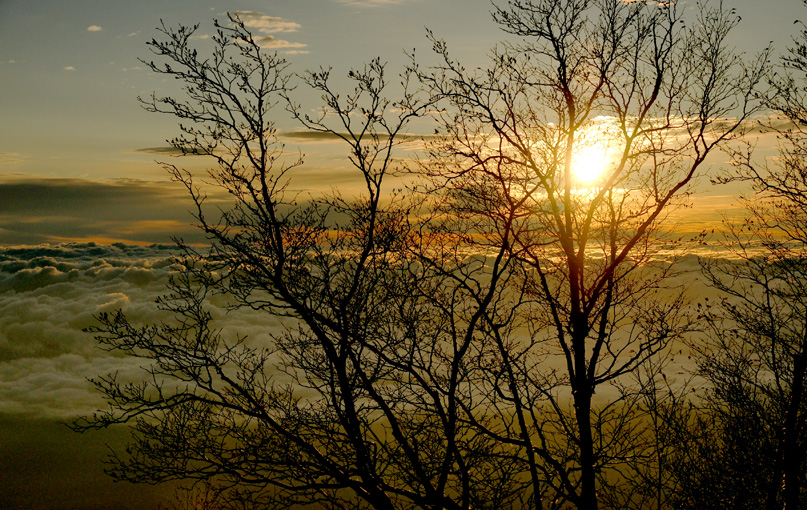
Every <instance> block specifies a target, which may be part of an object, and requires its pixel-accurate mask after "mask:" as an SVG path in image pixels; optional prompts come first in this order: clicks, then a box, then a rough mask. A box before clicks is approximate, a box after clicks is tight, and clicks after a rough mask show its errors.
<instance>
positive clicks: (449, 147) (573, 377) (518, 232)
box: [420, 0, 767, 509]
mask: <svg viewBox="0 0 807 510" xmlns="http://www.w3.org/2000/svg"><path fill="white" fill-rule="evenodd" d="M686 14H687V13H686V12H685V9H683V8H680V7H678V6H677V5H676V4H674V3H660V4H651V3H648V2H621V1H618V0H603V1H588V0H572V1H565V2H557V1H548V0H547V1H542V0H534V1H533V0H526V1H521V0H514V1H511V2H508V4H507V5H506V6H505V7H497V8H496V9H495V11H494V18H495V19H496V21H497V22H498V23H499V24H500V25H501V27H502V28H503V29H504V30H505V31H506V32H508V33H510V34H514V35H516V36H519V37H520V38H522V39H521V42H517V43H503V44H502V45H501V47H500V48H498V49H496V50H494V51H493V53H492V56H491V60H492V62H491V65H490V67H489V68H488V69H485V70H478V71H469V70H467V69H465V68H464V67H463V66H462V65H461V64H460V63H458V62H456V61H454V60H453V59H452V58H451V56H450V54H449V52H448V49H447V46H446V44H445V43H444V42H442V41H440V40H438V39H433V42H434V48H435V51H436V52H437V54H438V55H439V57H440V61H441V63H440V64H439V65H438V66H437V67H436V68H434V69H432V70H427V71H421V72H420V75H421V79H422V80H423V81H424V83H426V84H427V85H428V86H429V88H430V90H431V92H432V95H433V96H434V97H435V98H438V99H439V100H440V101H441V102H442V104H443V105H444V108H443V109H442V110H441V112H442V113H441V114H440V115H439V118H438V120H439V122H440V125H441V130H440V134H441V135H442V137H441V138H440V139H439V140H437V141H436V142H434V143H432V144H431V146H430V154H429V156H430V157H429V158H428V159H427V160H426V161H425V162H424V164H423V166H422V174H423V175H425V176H426V177H427V178H429V179H431V182H432V188H431V190H432V191H431V193H432V194H434V195H437V196H439V197H440V198H439V199H438V201H440V205H439V206H437V207H436V209H437V210H439V211H441V214H443V216H445V215H446V214H447V215H449V216H450V218H451V219H450V220H449V221H448V223H449V224H450V227H447V229H448V230H450V229H454V230H458V231H460V232H462V234H464V237H463V240H464V242H467V243H468V244H469V245H470V246H473V249H476V250H478V251H480V252H486V253H491V254H494V255H495V256H496V259H495V260H496V263H497V264H498V263H499V262H498V261H499V260H508V261H511V262H509V263H511V264H513V265H519V266H520V268H521V271H522V273H523V275H522V276H523V278H524V279H525V280H524V282H522V283H521V285H522V287H523V292H524V296H525V297H524V298H523V299H520V300H519V303H522V304H521V305H520V306H519V308H518V311H517V313H518V314H520V315H521V316H522V322H523V324H525V328H527V329H528V330H529V341H528V342H523V341H522V342H520V343H519V342H515V343H514V342H513V341H512V339H507V338H504V337H501V336H500V335H501V333H502V332H504V331H507V329H508V327H509V325H510V323H508V322H506V318H507V312H506V311H504V310H500V309H496V310H491V311H486V316H485V320H486V322H487V328H488V331H489V335H490V336H491V341H490V342H489V343H488V346H489V347H487V349H488V351H487V356H486V357H482V358H481V359H482V363H481V366H479V368H478V370H479V371H480V372H481V373H484V376H482V377H484V380H483V382H482V383H481V384H482V386H481V387H482V388H485V389H486V391H479V392H478V393H479V394H480V395H488V396H489V398H488V400H487V402H486V407H485V409H486V413H487V414H494V415H497V416H498V417H499V418H498V420H496V421H494V422H493V423H494V424H495V426H485V425H483V424H481V423H478V422H475V419H476V416H478V415H479V413H473V412H468V417H467V419H469V420H470V421H471V422H472V423H473V424H474V426H475V427H476V428H477V429H479V430H481V431H483V433H485V434H487V435H488V436H489V437H491V438H493V439H495V440H496V441H497V442H500V443H507V444H511V445H514V446H516V447H517V448H518V457H519V458H520V459H521V460H522V462H523V464H524V465H525V466H526V467H527V470H528V471H529V472H530V473H531V475H532V478H533V480H534V481H535V484H534V486H533V487H534V490H535V492H536V494H546V498H545V499H546V501H545V504H547V505H548V506H550V507H558V506H561V505H563V504H564V502H565V501H569V502H571V503H572V504H573V505H575V506H576V507H578V508H585V509H593V508H597V506H598V494H600V495H601V496H600V497H602V495H604V494H605V492H606V491H608V490H609V486H611V485H612V482H613V480H614V478H615V477H616V478H618V477H619V472H620V471H622V472H625V471H624V470H626V469H629V468H628V467H629V466H630V465H635V463H636V462H638V461H639V460H640V459H641V458H642V457H644V456H645V453H646V452H645V453H642V451H641V441H638V442H637V441H636V440H637V439H638V438H639V437H641V436H642V434H640V433H637V428H639V427H640V423H641V421H640V420H637V419H633V418H632V416H635V415H636V413H634V414H633V415H632V414H631V411H633V410H635V408H636V403H637V400H636V399H637V395H638V394H637V392H636V391H635V390H634V389H631V388H629V387H626V386H625V385H623V384H621V383H620V381H622V380H623V379H624V376H626V375H629V374H631V373H633V372H634V371H636V370H637V368H638V367H640V366H641V365H642V364H644V363H647V362H652V361H653V360H654V359H655V357H656V355H657V354H658V353H660V352H662V351H663V350H664V348H665V346H666V345H667V344H668V342H669V341H670V340H671V339H674V338H676V337H678V336H680V335H681V334H682V333H684V332H685V331H686V330H687V328H688V325H687V321H686V318H685V317H684V316H683V307H682V301H681V297H680V294H676V292H674V291H670V290H669V289H666V290H665V285H666V284H665V282H666V281H668V276H670V275H669V271H670V270H671V268H670V266H669V265H667V263H666V262H661V261H659V260H658V258H656V257H655V256H654V253H653V250H654V249H656V248H657V247H658V244H654V243H656V240H657V239H658V237H657V234H658V229H659V225H660V223H661V222H662V220H663V219H664V217H665V215H666V212H667V211H668V210H669V209H670V208H671V207H673V206H674V205H675V204H676V200H677V197H681V196H683V195H685V194H686V192H687V190H688V186H689V185H690V184H691V183H692V182H693V179H694V178H695V176H696V175H698V173H699V172H700V170H701V168H702V166H703V164H704V161H705V160H706V158H707V156H708V155H709V154H710V153H712V152H713V151H714V150H715V149H718V148H719V147H721V146H722V145H724V144H725V143H726V142H728V141H729V140H731V139H732V138H735V137H737V136H739V135H740V132H741V130H742V126H743V123H744V121H745V120H746V119H747V118H748V117H749V116H750V115H752V114H753V113H754V112H756V111H757V110H758V108H759V107H760V103H759V101H757V100H756V92H755V91H756V90H757V89H758V86H759V84H760V80H762V79H763V76H764V70H765V67H766V61H767V55H766V54H765V53H763V54H762V55H761V56H760V57H759V58H758V59H757V60H755V61H753V62H751V63H750V64H746V63H745V62H744V61H743V60H742V59H741V57H740V56H738V55H736V54H734V53H733V52H732V50H731V48H730V46H728V45H727V40H726V38H727V36H728V34H729V32H730V31H731V29H732V28H734V27H735V26H736V24H737V22H738V21H739V20H738V18H737V17H736V16H735V15H734V14H733V13H730V12H726V11H724V10H723V8H722V5H718V6H717V7H716V8H705V9H703V10H700V11H697V13H696V14H695V17H694V19H689V20H687V24H686V25H685V24H684V21H685V17H684V16H685V15H686ZM592 149H593V150H596V151H597V152H598V157H597V158H596V159H598V160H599V161H598V163H599V164H602V165H603V166H604V167H606V168H604V171H603V173H602V175H600V176H599V177H597V178H596V179H594V180H593V182H590V183H585V182H584V181H583V179H582V177H581V176H580V175H579V174H577V173H576V172H579V171H580V169H579V168H576V166H578V167H579V166H580V164H581V163H578V162H577V161H576V160H583V159H586V158H585V157H583V156H584V154H586V153H589V154H590V151H591V150H592ZM460 220H461V221H460ZM473 249H469V251H473ZM424 258H428V256H424ZM438 264H439V262H438V263H436V265H438ZM496 267H497V265H496V264H491V266H490V278H491V279H494V278H495V277H496V272H495V271H496V269H495V268H496ZM446 272H447V273H448V271H446ZM553 360H556V361H554V362H555V363H556V365H555V367H552V368H550V367H551V366H552V365H551V363H552V362H553ZM598 391H600V392H602V393H603V394H604V396H603V397H599V398H598V399H597V398H595V393H597V392H598ZM482 399H484V397H482ZM570 399H571V401H572V402H573V407H572V408H571V409H569V408H568V407H567V402H568V401H569V400H570ZM477 405H479V406H482V404H479V403H477ZM626 476H629V475H626ZM539 479H540V480H542V482H541V483H543V484H546V485H547V486H542V485H540V483H539ZM534 504H535V506H536V507H538V506H539V505H540V504H541V503H540V498H537V497H536V498H535V500H534ZM621 504H622V505H628V504H630V502H627V501H623V502H622V503H621Z"/></svg>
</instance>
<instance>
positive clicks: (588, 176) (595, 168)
mask: <svg viewBox="0 0 807 510" xmlns="http://www.w3.org/2000/svg"><path fill="white" fill-rule="evenodd" d="M608 152H609V151H608V147H607V145H606V144H604V143H594V144H591V145H588V146H586V147H583V148H582V149H581V150H580V151H579V152H578V153H577V154H575V155H574V156H573V157H572V173H573V174H574V177H575V179H576V180H577V181H578V182H580V183H581V184H593V183H594V182H596V181H597V180H598V179H599V178H600V177H601V176H602V175H603V174H604V173H605V170H606V169H607V168H608V164H609V160H610V155H609V153H608Z"/></svg>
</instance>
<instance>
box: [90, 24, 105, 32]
mask: <svg viewBox="0 0 807 510" xmlns="http://www.w3.org/2000/svg"><path fill="white" fill-rule="evenodd" d="M101 30H103V28H101V27H99V26H98V25H90V26H88V27H87V32H100V31H101Z"/></svg>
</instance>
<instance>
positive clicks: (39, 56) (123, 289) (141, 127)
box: [0, 0, 807, 509]
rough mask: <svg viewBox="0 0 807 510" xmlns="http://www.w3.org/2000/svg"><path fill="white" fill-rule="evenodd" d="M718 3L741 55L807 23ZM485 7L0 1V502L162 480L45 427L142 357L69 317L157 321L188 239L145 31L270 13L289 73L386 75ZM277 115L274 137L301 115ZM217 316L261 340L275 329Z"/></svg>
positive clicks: (487, 34) (708, 213) (53, 498)
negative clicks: (116, 468) (119, 478)
mask: <svg viewBox="0 0 807 510" xmlns="http://www.w3.org/2000/svg"><path fill="white" fill-rule="evenodd" d="M724 5H725V6H726V7H729V8H736V9H737V12H738V14H739V15H740V16H741V17H742V22H741V24H740V26H739V28H738V31H737V34H736V36H735V40H736V44H737V46H738V48H739V49H740V50H742V51H747V52H749V53H753V52H755V51H758V50H759V49H761V48H762V47H763V46H765V45H766V44H768V42H769V41H772V42H773V44H774V47H775V48H776V49H777V50H783V49H784V48H786V47H787V45H788V44H789V43H790V38H791V36H792V35H793V34H794V33H795V31H796V29H797V27H796V26H795V25H794V20H796V19H799V18H804V19H807V7H804V6H803V5H802V3H801V0H774V2H770V1H769V2H760V1H758V0H725V1H724ZM490 9H491V7H490V3H489V2H488V1H487V0H462V1H460V0H357V1H352V0H271V1H270V0H262V1H259V0H233V1H230V2H221V1H213V0H139V1H137V2H133V1H128V0H127V1H124V0H25V1H22V0H0V507H2V508H31V509H37V508H43V509H44V508H50V509H62V508H65V509H66V508H131V509H137V508H150V507H151V506H153V503H154V501H156V499H157V498H159V497H161V495H163V494H164V493H165V490H164V489H159V488H156V489H155V488H132V487H129V486H122V485H112V484H111V482H109V481H108V480H106V479H105V478H104V477H103V475H102V474H101V465H100V459H101V458H102V457H103V451H104V448H103V446H102V445H103V443H104V442H105V441H109V442H111V443H113V444H118V443H120V441H122V439H123V437H124V435H125V433H124V431H122V430H112V431H108V432H106V433H101V434H97V435H90V436H88V435H83V436H76V435H74V434H73V433H72V432H69V431H68V430H67V429H66V428H65V427H63V426H61V425H58V424H57V423H56V422H57V421H59V420H69V419H70V418H71V417H74V416H76V415H78V414H80V413H86V412H89V411H92V410H93V409H95V408H96V407H97V406H98V405H99V403H100V402H99V401H98V397H97V395H95V394H93V393H92V392H91V391H90V388H89V384H88V382H87V381H86V378H87V377H90V376H92V375H95V374H99V373H105V372H108V371H110V370H123V371H126V370H136V368H137V367H136V366H134V365H132V363H131V361H130V360H126V359H121V358H115V357H111V356H109V355H105V354H101V353H99V352H98V351H97V349H95V348H94V343H93V340H92V338H90V337H89V335H87V334H84V333H82V332H81V328H82V327H86V326H88V325H90V324H91V323H92V315H93V314H94V313H97V312H100V311H105V310H111V309H114V308H118V307H124V308H125V309H126V311H127V313H129V314H131V315H132V316H133V317H134V318H142V319H148V318H150V317H152V316H153V314H154V310H153V307H152V305H151V303H152V302H153V299H154V298H155V297H156V296H157V295H158V294H160V293H161V292H162V291H163V290H164V284H165V279H166V277H167V274H168V272H169V270H170V243H171V241H170V237H171V235H182V236H185V237H186V238H187V239H189V240H192V241H193V240H198V239H199V238H198V234H196V233H195V231H194V229H193V227H192V225H191V223H192V219H191V218H190V216H189V215H188V212H187V211H188V209H189V203H188V200H187V197H186V196H185V194H184V193H183V190H182V189H179V188H178V187H177V185H176V184H173V183H171V182H170V181H169V179H168V177H167V175H166V174H165V171H164V170H163V169H162V168H161V167H160V165H158V164H157V163H156V162H155V160H159V159H165V158H166V155H165V154H164V153H162V152H161V151H160V149H161V148H164V147H165V146H166V142H165V140H166V139H168V138H171V137H172V136H174V135H175V134H176V132H177V131H176V126H175V121H174V120H173V119H171V118H170V117H167V116H160V115H156V114H150V113H147V112H145V111H143V109H142V108H141V107H140V105H139V103H138V101H137V97H138V96H139V95H140V96H145V95H148V94H150V93H151V92H153V91H154V92H157V93H158V94H159V93H161V92H166V91H168V92H170V91H172V90H175V87H176V84H175V83H172V82H170V81H168V80H166V79H164V77H161V76H155V75H153V74H152V73H150V72H149V71H148V70H147V69H146V68H145V66H144V65H143V63H141V62H140V61H139V60H138V58H144V59H147V58H149V57H150V54H149V51H148V47H147V46H146V42H147V41H148V40H150V39H151V38H152V37H154V36H157V32H156V31H155V27H157V26H159V24H160V22H161V20H162V21H163V22H164V23H165V24H166V25H169V26H173V25H176V24H178V23H183V24H193V23H197V22H200V23H202V26H201V27H200V29H199V31H198V34H199V35H206V34H209V33H211V29H212V24H211V20H212V19H213V18H214V17H218V18H222V17H223V16H224V15H225V13H226V12H228V11H229V12H235V11H240V12H251V13H253V14H251V15H250V16H252V17H253V19H266V18H260V17H261V16H270V17H272V18H274V19H273V21H272V24H271V27H270V30H271V31H270V32H267V33H266V35H270V36H272V37H274V38H275V40H274V43H273V44H274V45H275V46H276V49H277V50H278V51H279V52H280V53H282V54H283V55H284V56H285V57H286V58H288V59H289V60H290V61H291V63H292V65H293V68H294V70H296V71H299V72H302V71H303V70H304V69H317V68H319V67H320V66H324V67H333V69H334V73H336V74H337V75H342V76H343V75H344V74H346V72H347V71H348V69H349V68H350V67H358V66H361V65H362V64H363V63H364V62H367V61H368V60H370V59H371V58H373V57H376V56H380V57H381V58H382V59H383V60H386V61H388V62H389V69H390V71H391V72H397V71H398V70H400V69H401V67H402V66H403V65H404V63H405V61H406V57H405V55H404V50H407V51H411V50H412V49H415V50H416V53H417V54H418V55H427V54H428V53H429V51H430V44H429V42H428V41H427V39H426V28H429V29H431V30H433V31H434V32H435V34H436V35H437V36H438V37H441V38H443V39H445V40H446V41H447V42H448V44H449V47H450V48H451V50H452V53H453V54H454V55H455V56H456V57H457V58H458V59H459V60H461V61H463V62H464V63H465V64H466V66H467V67H475V66H481V65H484V63H485V62H484V58H485V54H486V52H487V51H488V50H489V49H490V48H491V47H492V46H493V45H494V44H496V42H497V41H499V40H501V37H502V34H501V33H500V32H499V31H498V29H497V27H496V26H495V24H493V23H492V21H491V20H490V14H489V12H490ZM199 42H200V44H202V45H203V44H204V39H201V38H200V39H199ZM278 122H279V127H280V129H281V132H282V133H286V135H289V134H293V133H294V132H295V131H296V130H298V129H299V127H298V126H296V125H294V124H293V123H291V122H290V121H288V120H286V119H279V120H278ZM285 141H286V143H290V144H291V143H294V144H296V143H298V142H299V141H300V139H299V138H294V137H293V136H286V138H285ZM761 143H762V145H763V146H762V147H761V148H762V149H763V150H764V149H766V147H765V144H768V146H767V149H770V143H771V142H770V140H763V141H762V142H761ZM301 148H302V150H303V151H304V152H306V153H307V154H308V158H307V161H308V162H309V165H308V167H307V170H306V172H308V174H306V175H307V176H308V182H310V189H312V190H313V189H316V188H317V187H323V186H325V187H329V186H332V185H339V184H340V182H342V181H341V180H342V176H341V174H340V170H341V169H342V168H344V167H345V159H344V155H342V154H341V153H339V152H338V151H336V150H335V149H334V148H333V147H331V146H326V145H325V144H314V143H308V142H307V143H303V144H302V146H301ZM185 161H186V160H183V162H185ZM189 164H191V165H197V164H200V163H198V162H195V161H189ZM707 194H708V195H709V197H710V198H708V199H704V200H703V201H702V202H700V206H698V205H696V206H695V207H694V208H693V209H694V211H693V212H694V213H695V214H694V216H696V217H697V218H698V219H699V220H700V223H698V224H697V225H698V228H701V227H703V228H708V227H709V222H712V221H714V218H718V217H719V209H720V208H721V207H729V206H730V205H731V203H732V201H733V196H732V195H731V192H727V191H723V190H709V192H708V193H707ZM698 207H701V209H698ZM194 236H197V237H194ZM71 242H72V243H78V244H60V243H71ZM112 243H118V244H112ZM153 243H156V244H155V245H153V246H148V247H147V246H134V245H151V244H153ZM228 320H230V321H233V322H232V323H234V324H240V325H241V328H242V330H243V331H245V332H247V333H249V332H253V333H254V334H255V335H257V336H258V337H260V331H261V328H265V327H271V326H272V324H266V323H264V322H262V321H264V320H269V319H256V318H255V317H251V316H249V317H248V316H246V315H244V316H243V317H241V316H231V317H230V318H229V319H228ZM270 322H271V321H270ZM76 466H80V467H81V469H80V470H76V469H75V468H76ZM4 498H5V500H4Z"/></svg>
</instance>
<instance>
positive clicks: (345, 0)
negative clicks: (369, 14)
mask: <svg viewBox="0 0 807 510" xmlns="http://www.w3.org/2000/svg"><path fill="white" fill-rule="evenodd" d="M336 1H337V2H338V3H340V4H345V5H349V6H351V7H381V6H385V5H395V4H400V3H402V2H404V1H405V0H336Z"/></svg>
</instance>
